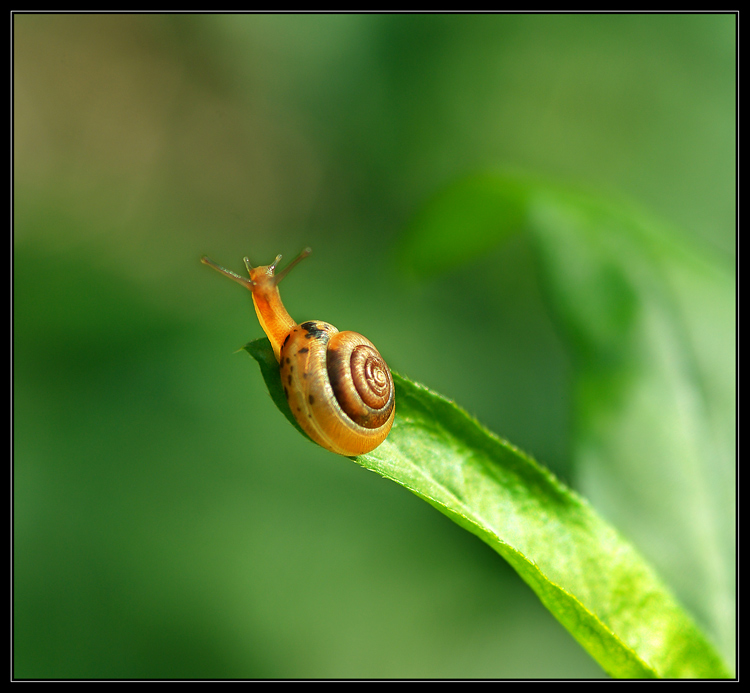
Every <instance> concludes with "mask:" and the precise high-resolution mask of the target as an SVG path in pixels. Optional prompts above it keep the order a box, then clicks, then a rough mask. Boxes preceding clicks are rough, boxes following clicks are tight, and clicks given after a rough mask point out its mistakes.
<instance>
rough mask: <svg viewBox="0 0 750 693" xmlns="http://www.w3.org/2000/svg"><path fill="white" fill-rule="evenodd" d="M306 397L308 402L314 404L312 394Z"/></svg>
mask: <svg viewBox="0 0 750 693" xmlns="http://www.w3.org/2000/svg"><path fill="white" fill-rule="evenodd" d="M307 399H308V400H309V402H310V404H315V397H313V396H312V395H310V396H309V397H308V398H307Z"/></svg>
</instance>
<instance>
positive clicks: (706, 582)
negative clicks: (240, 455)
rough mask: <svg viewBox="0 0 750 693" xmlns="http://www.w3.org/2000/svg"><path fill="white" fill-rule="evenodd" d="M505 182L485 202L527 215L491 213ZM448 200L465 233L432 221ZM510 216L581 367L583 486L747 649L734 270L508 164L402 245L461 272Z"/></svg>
mask: <svg viewBox="0 0 750 693" xmlns="http://www.w3.org/2000/svg"><path fill="white" fill-rule="evenodd" d="M473 189H476V190H478V191H479V192H478V193H477V192H473ZM493 191H494V196H495V197H496V201H495V202H493V203H492V204H491V205H487V208H486V212H491V211H492V210H493V209H495V208H497V207H498V205H500V204H502V206H503V207H505V208H506V209H508V210H512V213H510V214H509V215H508V220H507V221H506V222H504V223H501V224H498V223H487V219H488V215H487V214H485V213H482V212H478V211H477V210H476V205H477V204H482V202H481V200H482V199H486V198H491V197H492V195H493ZM498 200H499V201H501V202H498ZM462 208H463V209H464V211H465V214H463V215H462V214H461V209H462ZM445 209H450V214H451V218H453V219H460V220H461V221H460V223H456V224H455V227H454V233H453V235H452V236H449V235H448V234H446V233H445V231H444V229H441V227H440V226H437V227H435V226H434V224H433V223H432V222H431V220H432V219H434V217H435V216H436V213H437V212H440V211H441V210H445ZM508 224H510V225H512V229H513V230H514V231H515V232H516V233H523V234H526V235H527V237H528V239H529V240H530V245H531V246H532V247H533V248H535V250H536V253H537V257H538V260H539V267H540V272H539V273H540V275H541V278H542V281H543V285H544V288H545V289H546V295H547V298H548V302H549V305H550V309H551V313H552V315H553V317H554V318H555V319H556V322H557V323H558V325H559V326H560V332H561V334H562V335H563V336H564V337H565V339H566V341H567V346H568V349H569V352H570V354H571V357H572V361H573V363H574V366H575V386H574V387H575V390H574V394H575V402H574V426H573V432H574V438H573V456H572V466H573V468H574V469H575V473H576V485H577V488H579V489H580V490H581V491H582V492H583V493H584V494H585V496H586V497H587V498H588V499H589V501H590V502H591V503H592V504H593V505H594V506H595V507H597V508H600V509H601V511H603V512H606V516H607V518H608V519H609V520H610V521H612V522H613V523H614V524H615V525H616V526H617V527H618V528H619V529H620V530H621V531H622V532H623V533H624V534H625V535H626V536H628V537H629V538H630V539H631V540H632V541H633V542H634V543H635V544H636V545H637V546H638V547H639V549H640V550H641V551H642V552H643V553H644V555H645V556H646V557H647V558H648V559H649V560H650V561H651V562H652V563H654V564H655V565H656V566H657V567H658V570H659V572H660V574H661V575H662V576H663V577H664V578H665V580H666V581H667V582H668V584H669V585H671V586H672V588H673V589H674V590H675V592H676V593H677V594H678V595H679V598H680V600H681V601H682V602H683V603H684V604H685V606H686V607H687V608H689V609H690V611H691V612H692V613H693V614H694V615H695V616H696V618H697V619H698V621H699V622H700V623H701V624H702V625H703V626H704V627H705V628H706V629H707V631H708V632H709V633H710V635H711V638H712V640H713V641H714V642H716V643H717V645H718V646H719V648H720V651H721V652H722V653H723V654H724V656H725V657H726V658H727V659H729V660H731V659H733V658H734V657H735V652H736V643H735V629H736V625H735V612H736V606H735V599H734V595H735V590H736V585H735V574H736V565H735V546H736V537H735V524H736V505H735V499H736V485H735V466H736V453H735V439H736V404H735V403H736V367H735V364H736V357H737V355H736V320H735V316H736V301H735V293H736V280H735V277H734V273H733V271H732V267H731V266H730V265H729V264H728V263H726V262H723V261H722V260H721V259H719V258H717V257H715V256H713V255H712V253H710V252H707V251H706V249H697V248H694V247H692V246H691V244H690V242H689V241H688V240H687V238H686V237H685V235H684V234H680V233H678V232H676V231H675V230H672V229H668V228H666V227H665V226H664V224H661V223H659V222H657V221H655V220H654V219H652V218H650V217H649V216H648V215H646V214H644V213H643V212H641V211H640V210H637V209H634V208H633V207H632V206H631V205H628V204H624V203H622V202H615V201H611V200H605V199H603V198H602V197H595V196H592V195H590V194H585V193H581V192H576V191H571V190H568V189H563V188H561V187H560V186H557V185H553V184H549V183H543V182H540V181H537V180H531V179H523V178H518V177H510V176H505V175H497V174H493V173H489V174H482V175H475V176H472V177H470V178H468V179H466V180H463V181H459V182H457V183H455V184H454V185H451V186H449V187H448V188H447V189H446V190H444V191H442V192H441V193H440V194H438V195H437V196H436V198H435V199H434V200H432V201H431V202H430V203H429V204H428V205H426V210H424V211H423V212H422V213H421V214H420V215H418V216H417V218H416V220H415V222H414V224H412V226H411V228H410V229H409V232H408V233H407V234H406V238H405V239H404V240H403V249H404V252H405V255H404V261H405V262H406V263H408V265H410V267H411V269H413V270H416V271H417V272H420V273H422V274H423V275H429V274H431V273H432V272H433V271H434V268H446V267H453V268H455V267H456V266H457V265H458V261H457V260H454V261H453V262H452V264H451V258H453V256H454V254H455V251H454V249H455V247H457V246H461V245H462V243H463V238H464V237H468V238H472V239H474V240H473V241H472V247H475V248H480V247H481V248H485V249H487V248H491V247H492V246H494V245H497V244H499V243H502V242H503V241H505V239H506V238H507V237H508V235H509V227H508ZM436 228H437V231H438V232H437V233H435V229H436ZM477 238H481V239H482V240H481V243H480V242H479V241H477V240H476V239H477ZM476 254H478V252H477V253H476ZM476 254H475V255H476ZM469 259H470V258H469Z"/></svg>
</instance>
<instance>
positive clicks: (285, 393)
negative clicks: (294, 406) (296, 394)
mask: <svg viewBox="0 0 750 693" xmlns="http://www.w3.org/2000/svg"><path fill="white" fill-rule="evenodd" d="M284 397H286V398H287V399H289V390H287V389H286V386H285V387H284Z"/></svg>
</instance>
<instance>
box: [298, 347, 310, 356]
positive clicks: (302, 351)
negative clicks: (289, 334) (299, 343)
mask: <svg viewBox="0 0 750 693" xmlns="http://www.w3.org/2000/svg"><path fill="white" fill-rule="evenodd" d="M308 351H310V350H309V349H308V348H307V347H302V348H301V349H300V350H299V351H298V352H297V353H298V354H306V353H307V352H308Z"/></svg>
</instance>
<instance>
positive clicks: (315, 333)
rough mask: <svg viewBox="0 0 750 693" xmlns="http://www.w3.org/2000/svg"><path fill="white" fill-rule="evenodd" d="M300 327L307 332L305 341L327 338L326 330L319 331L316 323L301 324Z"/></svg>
mask: <svg viewBox="0 0 750 693" xmlns="http://www.w3.org/2000/svg"><path fill="white" fill-rule="evenodd" d="M300 327H301V328H302V329H303V330H305V332H307V334H306V335H305V339H313V338H315V339H325V338H327V337H328V330H326V329H321V328H320V327H319V326H318V323H317V322H312V321H310V322H303V323H302V324H301V325H300Z"/></svg>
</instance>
